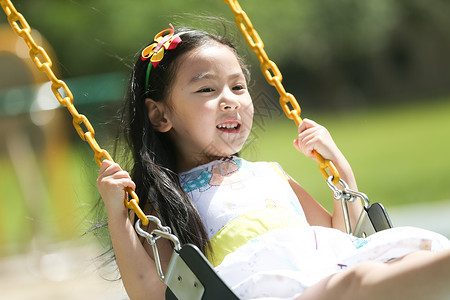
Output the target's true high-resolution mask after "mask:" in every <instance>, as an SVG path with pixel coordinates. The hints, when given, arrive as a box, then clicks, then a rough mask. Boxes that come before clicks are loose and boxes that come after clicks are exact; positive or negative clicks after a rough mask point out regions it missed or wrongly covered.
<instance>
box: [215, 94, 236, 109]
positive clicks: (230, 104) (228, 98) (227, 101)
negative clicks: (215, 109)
mask: <svg viewBox="0 0 450 300" xmlns="http://www.w3.org/2000/svg"><path fill="white" fill-rule="evenodd" d="M219 107H220V109H221V110H222V111H228V110H229V111H233V110H236V109H239V107H240V105H239V101H238V99H237V96H236V95H234V94H233V93H228V94H227V95H224V96H223V97H222V99H221V100H220V103H219Z"/></svg>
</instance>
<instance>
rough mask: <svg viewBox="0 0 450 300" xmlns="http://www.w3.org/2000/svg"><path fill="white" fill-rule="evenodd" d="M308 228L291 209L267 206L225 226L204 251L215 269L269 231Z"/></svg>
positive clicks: (303, 218)
mask: <svg viewBox="0 0 450 300" xmlns="http://www.w3.org/2000/svg"><path fill="white" fill-rule="evenodd" d="M305 226H308V223H307V222H306V219H305V217H304V216H302V215H300V214H298V213H297V212H296V211H295V210H293V209H292V208H285V207H275V206H268V207H266V208H264V209H260V210H256V211H253V212H250V213H247V214H245V215H242V216H240V217H238V218H236V219H234V220H232V221H231V222H230V223H228V224H227V225H225V227H223V228H222V229H221V230H220V231H219V232H217V233H216V235H214V236H213V237H212V238H211V240H210V241H209V243H210V246H211V251H212V253H211V251H206V257H207V258H208V260H209V261H210V263H211V264H212V265H213V266H214V267H217V266H218V265H220V264H221V263H222V261H223V260H224V258H225V256H227V255H228V254H230V253H232V252H234V251H235V250H237V249H238V248H239V247H241V246H243V245H245V244H246V243H247V242H249V241H251V240H252V239H254V238H256V237H258V236H260V235H263V234H265V233H267V232H269V231H271V230H276V229H282V228H292V227H305Z"/></svg>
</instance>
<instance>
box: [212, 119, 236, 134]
mask: <svg viewBox="0 0 450 300" xmlns="http://www.w3.org/2000/svg"><path fill="white" fill-rule="evenodd" d="M216 128H217V129H219V130H220V131H222V132H227V133H238V132H239V131H240V129H241V122H239V121H236V120H233V121H225V122H222V123H220V124H218V125H217V126H216Z"/></svg>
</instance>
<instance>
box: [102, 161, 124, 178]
mask: <svg viewBox="0 0 450 300" xmlns="http://www.w3.org/2000/svg"><path fill="white" fill-rule="evenodd" d="M122 171H123V170H122V168H121V167H120V166H119V164H118V163H111V164H110V165H109V166H108V167H107V168H106V169H105V170H104V172H103V174H102V175H103V176H111V175H113V174H115V173H118V172H122Z"/></svg>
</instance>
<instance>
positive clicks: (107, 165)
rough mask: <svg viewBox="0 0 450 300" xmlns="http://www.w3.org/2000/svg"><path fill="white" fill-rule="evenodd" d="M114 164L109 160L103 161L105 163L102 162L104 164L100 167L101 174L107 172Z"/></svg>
mask: <svg viewBox="0 0 450 300" xmlns="http://www.w3.org/2000/svg"><path fill="white" fill-rule="evenodd" d="M112 164H113V162H112V161H110V160H107V159H105V160H103V161H102V164H101V165H100V171H99V173H103V172H105V170H106V169H107V168H108V167H109V166H111V165H112Z"/></svg>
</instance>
